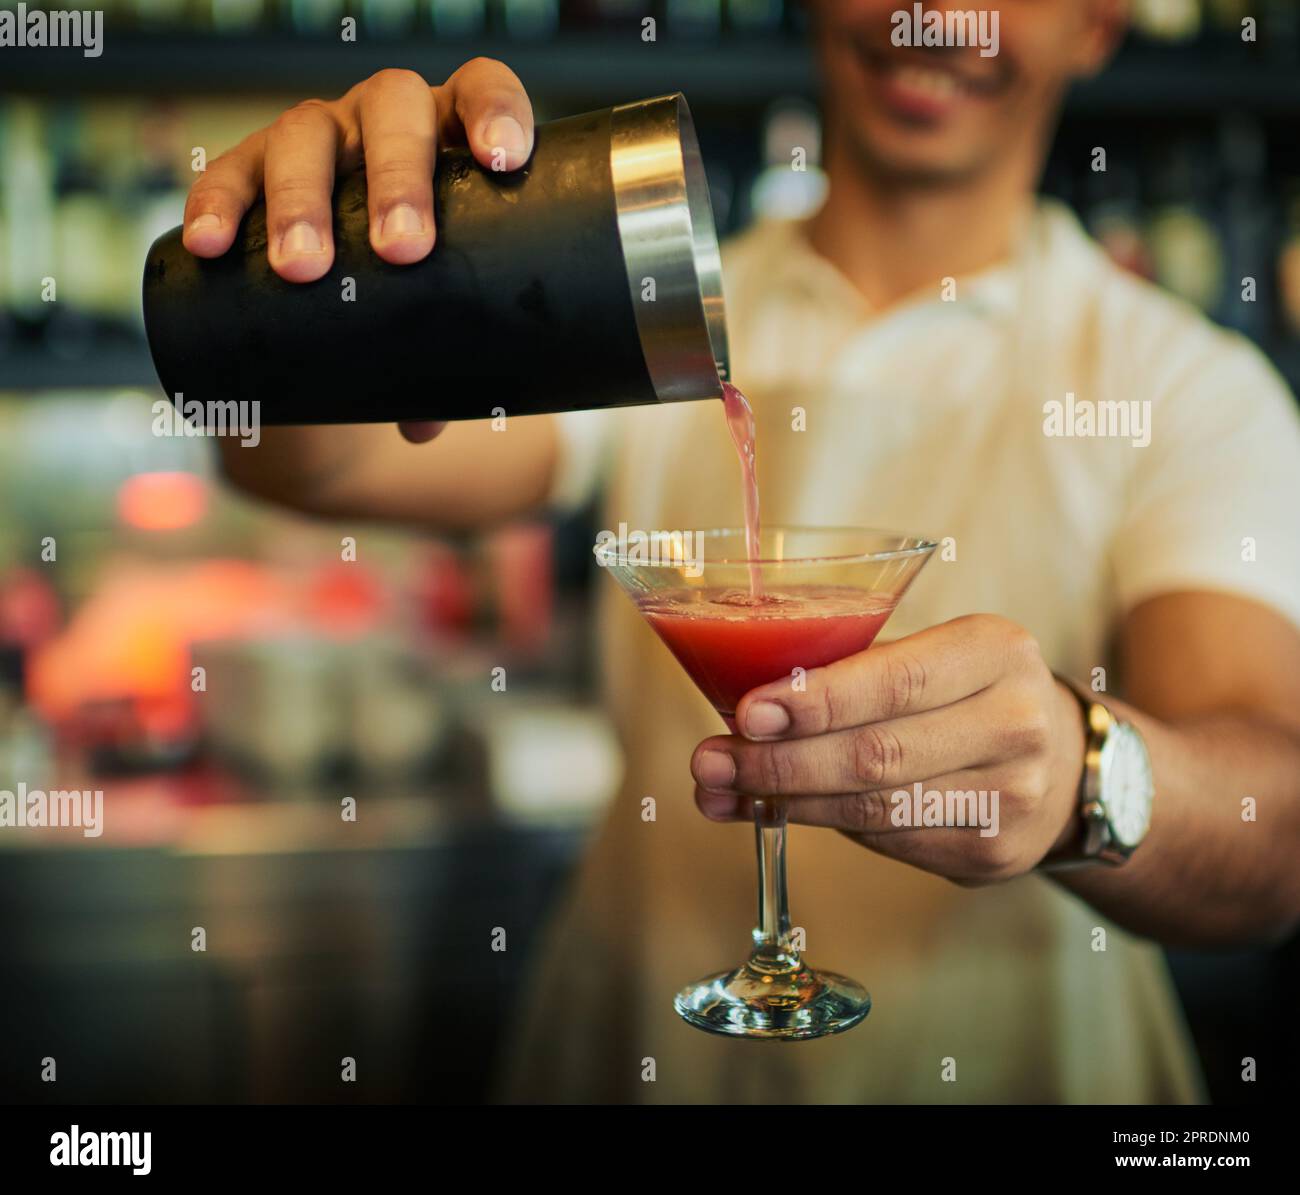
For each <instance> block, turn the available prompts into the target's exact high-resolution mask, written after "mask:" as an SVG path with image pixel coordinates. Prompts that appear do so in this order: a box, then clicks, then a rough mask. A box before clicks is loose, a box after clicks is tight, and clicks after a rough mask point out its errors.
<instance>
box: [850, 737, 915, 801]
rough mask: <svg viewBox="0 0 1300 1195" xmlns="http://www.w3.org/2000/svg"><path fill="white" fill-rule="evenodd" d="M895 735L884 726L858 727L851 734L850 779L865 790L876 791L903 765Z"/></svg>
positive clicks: (901, 751)
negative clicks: (851, 771) (851, 770)
mask: <svg viewBox="0 0 1300 1195" xmlns="http://www.w3.org/2000/svg"><path fill="white" fill-rule="evenodd" d="M902 757H903V749H902V746H901V744H900V743H899V741H898V736H897V735H895V734H894V733H893V731H891V730H888V729H886V728H885V727H883V726H877V725H871V726H863V727H860V728H859V729H858V730H857V731H856V732H855V733H854V735H853V758H852V768H853V778H854V779H855V780H856V781H857V782H858V783H859V784H860V785H861V786H862V787H863V788H867V789H874V788H879V787H880V786H881V785H883V784H884V783H885V782H886V781H887V780H888V778H889V777H890V775H892V774H894V773H896V772H897V770H898V768H899V765H900V764H901V763H902Z"/></svg>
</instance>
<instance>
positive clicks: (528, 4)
mask: <svg viewBox="0 0 1300 1195" xmlns="http://www.w3.org/2000/svg"><path fill="white" fill-rule="evenodd" d="M502 20H503V24H504V25H505V30H506V32H507V33H508V34H509V35H510V36H511V37H518V38H544V37H552V36H554V34H555V32H556V30H557V29H558V28H559V25H560V6H559V4H558V2H557V0H503V3H502Z"/></svg>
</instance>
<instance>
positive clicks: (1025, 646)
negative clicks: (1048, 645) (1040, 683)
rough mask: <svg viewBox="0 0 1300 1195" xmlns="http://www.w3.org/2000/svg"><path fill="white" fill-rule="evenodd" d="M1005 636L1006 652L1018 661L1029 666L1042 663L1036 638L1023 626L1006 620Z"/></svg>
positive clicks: (1041, 655)
mask: <svg viewBox="0 0 1300 1195" xmlns="http://www.w3.org/2000/svg"><path fill="white" fill-rule="evenodd" d="M1006 637H1007V649H1008V652H1009V654H1010V655H1011V657H1012V658H1013V659H1014V660H1016V661H1017V662H1018V663H1020V664H1024V665H1029V666H1037V665H1041V664H1042V662H1043V653H1042V651H1041V649H1040V648H1039V646H1038V640H1037V639H1036V638H1035V637H1034V636H1033V635H1032V634H1031V633H1030V632H1029V631H1027V630H1025V628H1024V627H1022V626H1018V625H1016V624H1015V623H1012V622H1008V623H1007V629H1006Z"/></svg>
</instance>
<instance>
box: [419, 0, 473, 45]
mask: <svg viewBox="0 0 1300 1195" xmlns="http://www.w3.org/2000/svg"><path fill="white" fill-rule="evenodd" d="M429 19H430V20H431V21H432V22H433V31H434V33H436V34H438V35H439V36H440V37H473V36H474V35H475V34H477V33H481V32H482V31H483V28H484V26H485V25H486V24H487V7H486V4H485V3H484V0H429Z"/></svg>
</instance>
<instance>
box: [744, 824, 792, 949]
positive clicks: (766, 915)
mask: <svg viewBox="0 0 1300 1195" xmlns="http://www.w3.org/2000/svg"><path fill="white" fill-rule="evenodd" d="M754 838H755V842H756V845H757V847H758V928H757V929H755V930H754V950H753V953H752V954H751V955H750V958H749V963H750V966H751V967H753V968H755V969H756V970H760V971H763V972H765V973H768V974H771V973H779V972H784V971H793V970H796V969H798V967H799V953H798V951H796V950H794V949H793V948H792V947H791V945H790V906H789V898H788V897H787V895H786V887H785V839H786V815H785V802H784V801H780V800H776V801H763V800H756V801H755V802H754Z"/></svg>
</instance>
